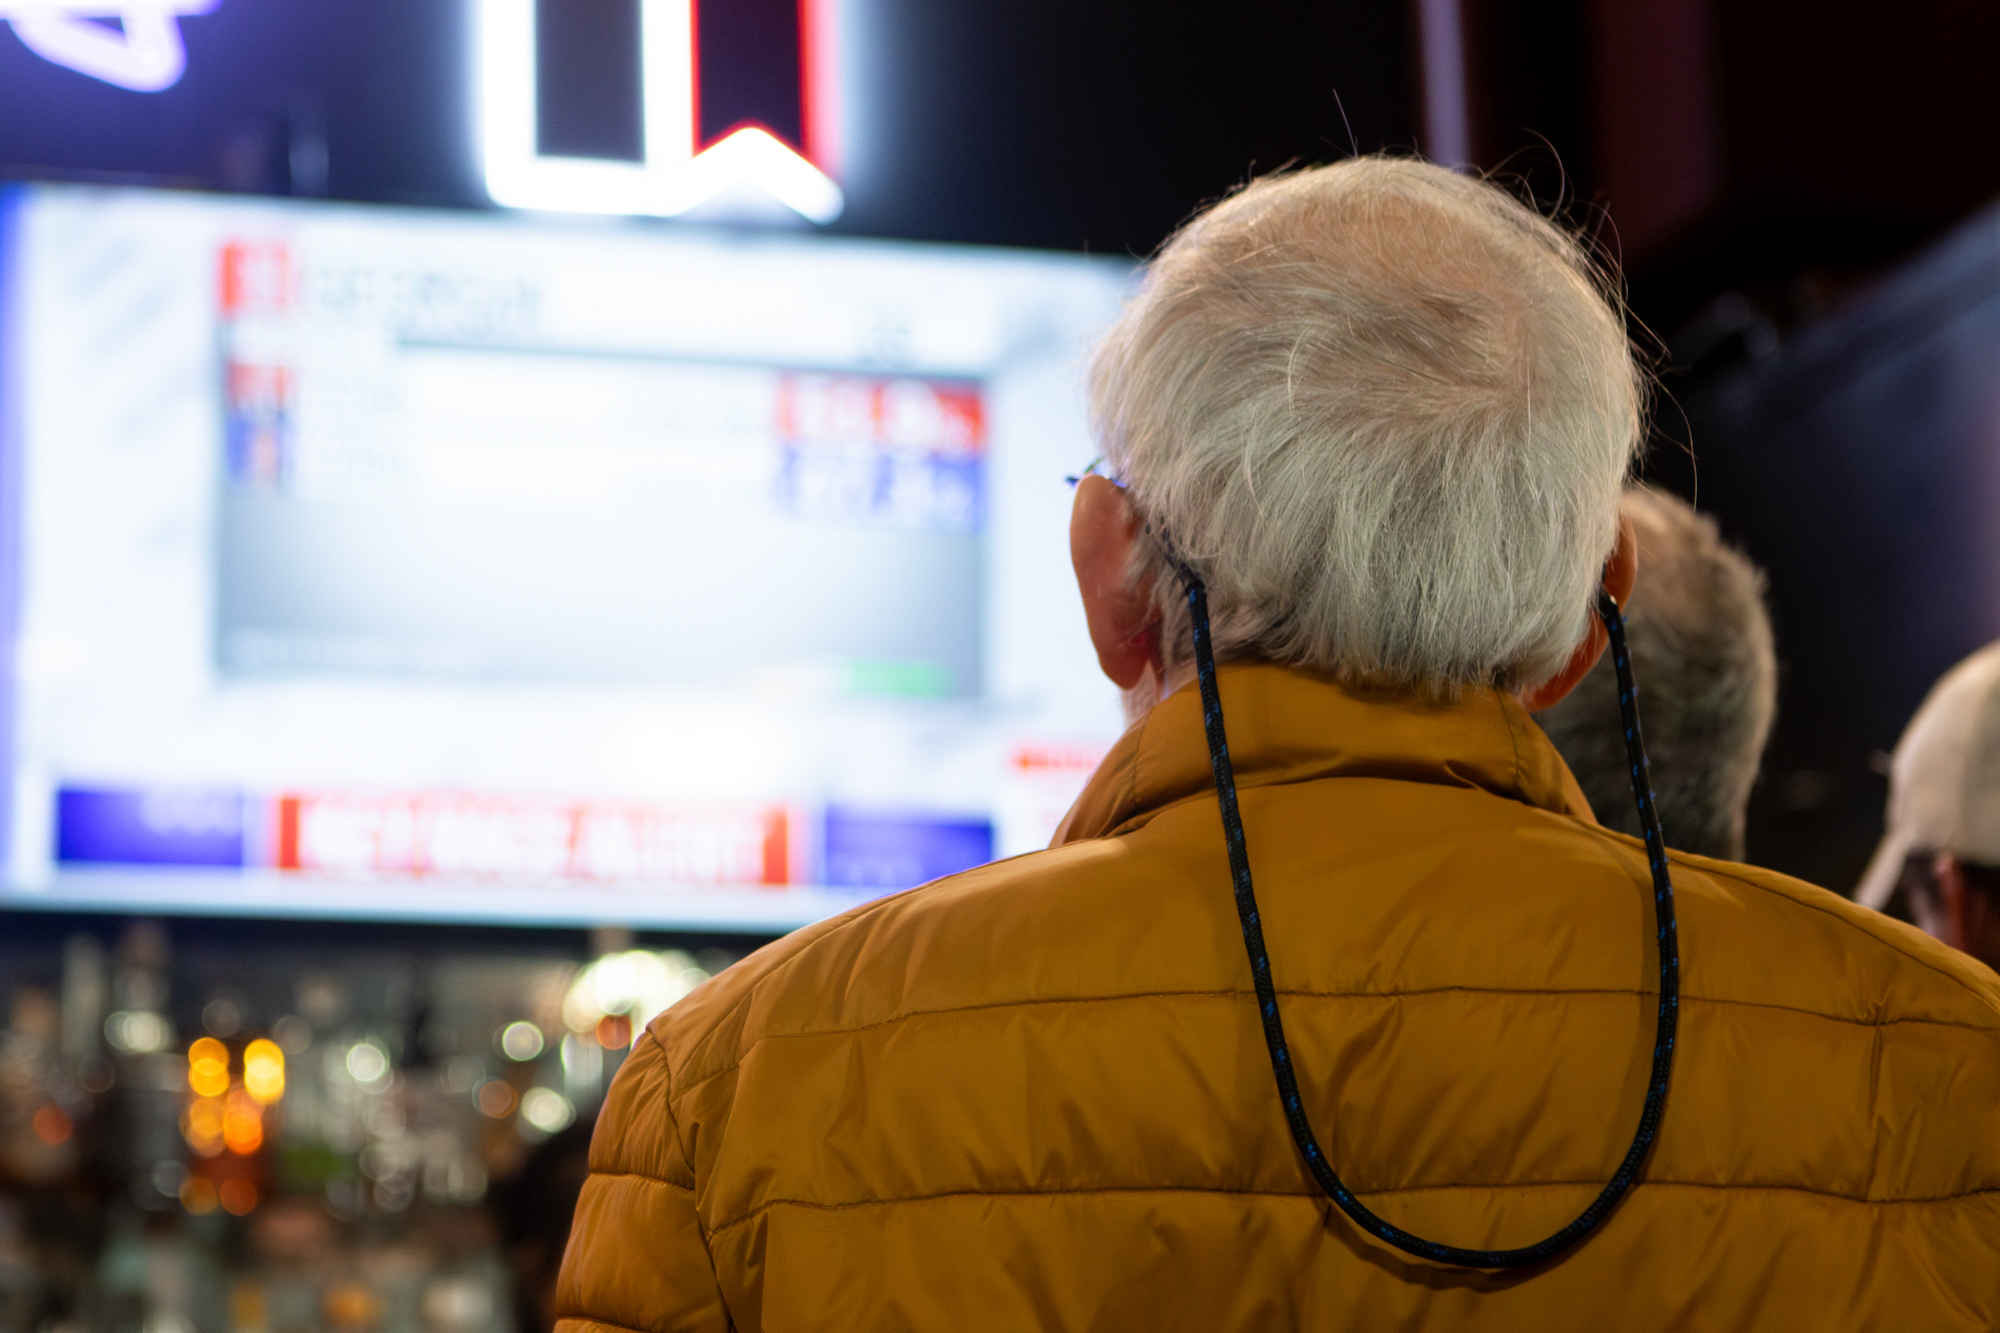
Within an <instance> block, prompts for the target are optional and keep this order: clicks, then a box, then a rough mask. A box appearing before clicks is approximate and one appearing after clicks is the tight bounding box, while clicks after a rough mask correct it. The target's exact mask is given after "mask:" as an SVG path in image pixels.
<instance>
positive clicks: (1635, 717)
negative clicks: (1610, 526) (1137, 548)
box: [1180, 567, 1680, 1268]
mask: <svg viewBox="0 0 2000 1333" xmlns="http://www.w3.org/2000/svg"><path fill="white" fill-rule="evenodd" d="M1180 575H1181V581H1182V583H1183V584H1184V585H1185V586H1186V588H1187V599H1188V613H1189V619H1190V620H1192V621H1193V623H1194V658H1195V669H1196V671H1197V673H1198V674H1199V679H1200V682H1201V717H1202V725H1203V727H1204V728H1205V729H1206V730H1207V732H1208V756H1209V760H1210V762H1211V763H1212V764H1213V765H1214V766H1215V794H1216V799H1217V802H1218V803H1219V804H1220V805H1221V807H1222V832H1223V838H1224V840H1225V841H1226V842H1227V844H1228V849H1229V872H1230V875H1231V877H1232V879H1233V880H1234V883H1235V889H1236V914H1237V916H1238V918H1240V919H1241V921H1242V923H1243V943H1244V946H1245V948H1247V949H1248V950H1249V954H1250V975H1251V979H1252V981H1253V982H1254V983H1255V985H1256V988H1257V1008H1258V1012H1259V1014H1260V1016H1261V1017H1262V1019H1263V1024H1264V1043H1265V1045H1266V1046H1268V1047H1269V1048H1270V1052H1271V1070H1272V1072H1273V1073H1274V1074H1276V1075H1277V1080H1278V1099H1279V1101H1280V1102H1282V1103H1283V1105H1284V1108H1285V1119H1286V1121H1287V1122H1289V1124H1290V1125H1291V1129H1292V1140H1293V1142H1295V1143H1297V1144H1298V1147H1299V1152H1300V1153H1302V1154H1303V1155H1304V1156H1305V1159H1306V1165H1307V1166H1308V1167H1310V1168H1311V1170H1312V1175H1313V1179H1314V1180H1316V1181H1318V1182H1319V1187H1320V1188H1321V1189H1323V1190H1325V1191H1326V1193H1327V1195H1328V1196H1329V1197H1330V1198H1332V1200H1333V1201H1334V1202H1335V1203H1336V1204H1338V1205H1340V1210H1341V1211H1342V1212H1344V1213H1346V1214H1347V1215H1348V1216H1349V1217H1350V1218H1352V1219H1354V1222H1355V1224H1356V1225H1357V1226H1359V1227H1360V1228H1361V1229H1362V1230H1363V1231H1366V1232H1367V1233H1368V1234H1369V1235H1371V1236H1373V1237H1375V1238H1376V1239H1377V1240H1379V1241H1383V1242H1385V1243H1386V1244H1389V1245H1393V1246H1395V1247H1396V1248H1397V1249H1399V1250H1402V1251H1404V1252H1405V1253H1408V1254H1413V1255H1416V1256H1417V1257H1418V1258H1420V1259H1429V1260H1432V1261H1433V1262H1436V1263H1441V1264H1453V1265H1456V1266H1458V1267H1461V1268H1524V1267H1526V1266H1528V1265H1530V1264H1538V1263H1542V1262H1544V1261H1546V1260H1549V1259H1553V1258H1555V1257H1556V1256H1557V1255H1559V1254H1561V1253H1562V1252H1563V1251H1565V1250H1567V1249H1569V1248H1570V1247H1571V1246H1573V1245H1576V1244H1578V1243H1579V1242H1581V1241H1582V1240H1583V1239H1584V1238H1586V1237H1587V1236H1589V1235H1590V1234H1591V1233H1592V1232H1594V1231H1596V1230H1597V1228H1598V1226H1599V1225H1600V1224H1602V1223H1603V1221H1604V1219H1605V1218H1606V1217H1608V1216H1609V1215H1610V1213H1611V1210H1612V1209H1613V1208H1615V1207H1616V1206H1617V1205H1618V1201H1619V1200H1620V1199H1621V1198H1623V1197H1624V1196H1625V1192H1626V1191H1627V1190H1629V1189H1630V1188H1631V1187H1632V1182H1633V1181H1634V1180H1635V1179H1637V1178H1638V1175H1639V1167H1640V1165H1641V1164H1642V1163H1643V1162H1644V1161H1645V1160H1646V1154H1647V1152H1648V1151H1650V1150H1651V1148H1652V1146H1653V1139H1654V1138H1655V1136H1656V1135H1657V1134H1658V1133H1659V1128H1660V1115H1661V1112H1662V1111H1663V1110H1664V1108H1665V1106H1666V1101H1667V1079H1668V1075H1669V1074H1670V1073H1671V1072H1672V1070H1673V1064H1674V1032H1675V1027H1676V1023H1677V1020H1678V1018H1679V1015H1680V947H1679V940H1678V936H1677V934H1676V932H1675V929H1674V884H1673V879H1672V877H1671V876H1670V875H1669V874H1668V872H1667V851H1666V844H1665V843H1664V841H1662V839H1661V837H1660V820H1659V814H1658V812H1657V811H1656V810H1655V809H1654V808H1653V789H1652V782H1651V780H1650V778H1649V777H1648V776H1647V761H1646V744H1645V738H1644V737H1643V736H1642V735H1641V734H1640V731H1639V701H1638V695H1637V691H1635V690H1634V689H1633V686H1632V661H1631V657H1630V655H1629V654H1628V653H1627V651H1626V647H1625V618H1624V616H1623V615H1622V614H1621V613H1620V612H1619V610H1618V604H1617V603H1616V602H1615V601H1613V600H1612V598H1611V595H1610V594H1609V593H1607V592H1604V591H1603V590H1602V589H1600V590H1599V592H1598V600H1597V614H1598V616H1599V618H1600V619H1602V620H1603V622H1604V628H1605V631H1606V632H1607V633H1608V634H1609V635H1610V638H1611V649H1610V651H1611V662H1612V666H1613V668H1614V669H1615V670H1616V671H1617V673H1618V714H1619V718H1620V720H1621V721H1622V722H1623V724H1624V727H1625V757H1626V760H1627V761H1628V762H1629V763H1630V764H1631V766H1632V796H1633V799H1634V800H1636V801H1637V802H1638V804H1639V824H1640V827H1641V828H1642V829H1643V830H1644V832H1645V835H1646V858H1647V860H1648V862H1649V863H1650V864H1651V867H1652V872H1653V908H1654V918H1655V922H1656V925H1657V928H1658V932H1659V952H1660V1017H1659V1024H1658V1027H1657V1028H1656V1029H1655V1032H1654V1037H1653V1073H1652V1079H1651V1081H1650V1082H1649V1083H1648V1084H1647V1087H1646V1101H1645V1105H1644V1107H1643V1109H1642V1110H1641V1111H1640V1113H1639V1129H1638V1132H1637V1133H1635V1134H1634V1135H1633V1136H1632V1146H1631V1148H1629V1149H1628V1150H1627V1151H1626V1153H1625V1160H1624V1161H1622V1162H1620V1163H1619V1164H1618V1170H1617V1171H1616V1172H1615V1173H1614V1174H1613V1175H1612V1177H1611V1180H1610V1181H1609V1183H1607V1184H1606V1185H1605V1187H1604V1190H1603V1192H1602V1193H1600V1194H1599V1195H1598V1196H1597V1198H1596V1199H1595V1200H1593V1201H1592V1202H1591V1204H1590V1206H1589V1207H1588V1208H1585V1209H1584V1210H1583V1212H1581V1213H1580V1214H1578V1215H1577V1217H1576V1219H1575V1220H1574V1221H1572V1222H1571V1223H1570V1224H1569V1225H1568V1226H1566V1227H1564V1228H1562V1229H1561V1230H1560V1231H1557V1232H1556V1233H1554V1234H1553V1235H1551V1236H1549V1237H1547V1238H1546V1239H1543V1240H1539V1241H1536V1242H1535V1243H1534V1244H1533V1245H1523V1246H1521V1247H1520V1248H1519V1249H1513V1250H1468V1249H1464V1248H1461V1247H1460V1246H1457V1245H1445V1244H1441V1243H1440V1242H1438V1241H1434V1240H1425V1239H1424V1238H1423V1237H1421V1236H1415V1235H1412V1234H1411V1233H1409V1232H1407V1231H1405V1230H1403V1229H1402V1228H1401V1227H1398V1226H1396V1225H1395V1224H1394V1223H1392V1222H1388V1221H1385V1220H1383V1219H1382V1218H1380V1217H1377V1216H1376V1215H1375V1214H1374V1213H1372V1212H1370V1211H1369V1209H1368V1207H1367V1205H1366V1204H1363V1203H1362V1202H1361V1200H1359V1199H1358V1198H1356V1197H1355V1196H1354V1192H1353V1191H1352V1190H1350V1189H1348V1188H1347V1186H1346V1185H1344V1184H1342V1183H1341V1179H1340V1177H1339V1175H1337V1174H1336V1173H1335V1172H1334V1169H1333V1166H1332V1165H1331V1164H1330V1163H1329V1162H1328V1161H1327V1160H1326V1154H1325V1153H1323V1152H1322V1151H1320V1146H1319V1140H1318V1139H1317V1138H1315V1137H1314V1135H1313V1130H1312V1124H1311V1123H1310V1122H1309V1121H1308V1120H1307V1118H1306V1112H1305V1105H1304V1103H1303V1101H1302V1100H1301V1099H1300V1096H1299V1080H1298V1076H1297V1074H1296V1073H1294V1072H1293V1068H1292V1053H1291V1050H1290V1048H1289V1047H1288V1046H1286V1044H1285V1025H1284V1022H1283V1020H1282V1019H1281V1018H1280V1017H1279V1014H1278V990H1277V986H1276V984H1275V983H1274V982H1273V981H1272V979H1271V959H1270V954H1269V952H1268V951H1267V950H1266V949H1265V947H1264V926H1263V920H1262V918H1261V916H1260V915H1259V914H1258V911H1257V895H1256V893H1255V891H1254V890H1253V889H1252V888H1251V884H1250V849H1249V846H1248V845H1247V844H1246V843H1245V841H1244V838H1243V816H1242V814H1241V813H1240V812H1239V811H1238V810H1237V806H1236V777H1235V772H1234V770H1233V769H1232V768H1231V766H1230V762H1229V741H1228V738H1227V737H1226V736H1225V735H1224V733H1223V727H1222V694H1221V691H1220V690H1219V689H1218V688H1217V686H1216V681H1215V650H1214V646H1213V645H1212V644H1211V643H1210V641H1209V628H1208V590H1207V589H1206V588H1204V587H1203V586H1202V582H1201V580H1200V578H1198V577H1196V575H1195V574H1194V572H1193V571H1192V570H1189V569H1186V568H1185V567H1183V568H1181V570H1180Z"/></svg>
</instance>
